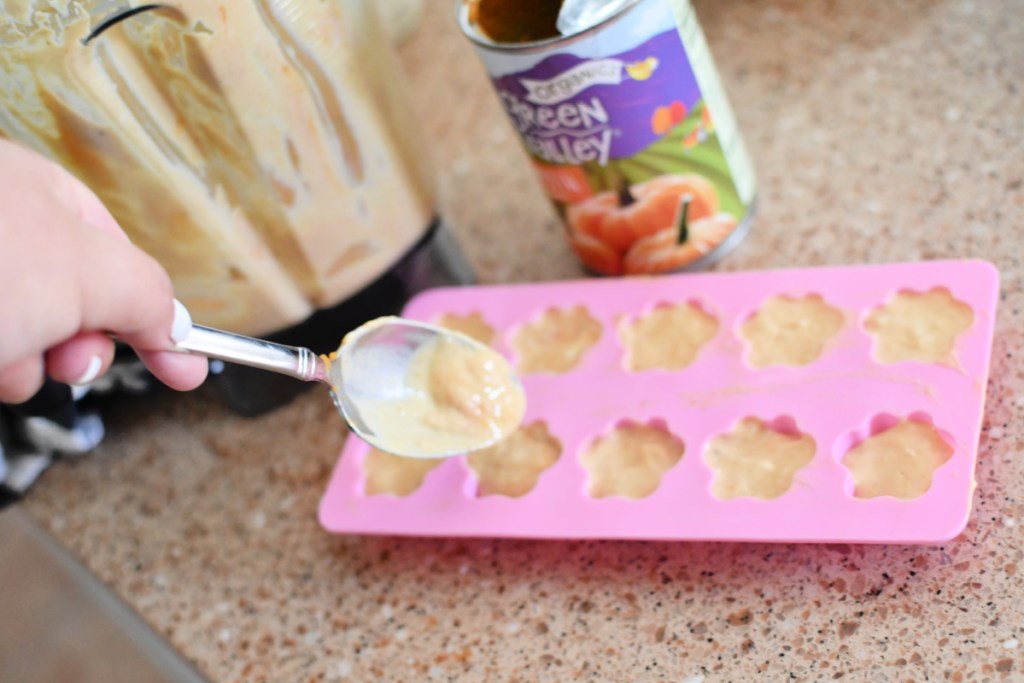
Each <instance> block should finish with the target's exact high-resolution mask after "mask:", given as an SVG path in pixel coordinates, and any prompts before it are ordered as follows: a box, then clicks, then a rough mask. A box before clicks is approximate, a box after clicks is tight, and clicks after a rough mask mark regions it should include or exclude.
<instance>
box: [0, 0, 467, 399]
mask: <svg viewBox="0 0 1024 683" xmlns="http://www.w3.org/2000/svg"><path fill="white" fill-rule="evenodd" d="M0 22H2V25H0V45H3V49H2V50H0V135H3V136H6V137H9V138H12V139H15V140H18V141H20V142H22V143H24V144H26V145H28V146H29V147H32V148H34V149H36V150H37V151H40V152H42V153H43V154H45V155H46V156H48V157H50V158H51V159H54V160H55V161H57V162H58V163H60V164H61V165H63V166H64V167H65V168H67V169H68V170H70V171H71V172H72V173H74V174H75V175H76V176H77V177H78V178H80V179H81V180H82V181H83V182H84V183H85V184H86V185H88V186H89V187H90V188H91V189H92V190H93V191H95V192H96V194H97V195H99V197H100V199H101V200H102V201H103V202H104V203H105V204H106V206H107V207H108V208H109V209H110V211H111V213H113V215H114V217H115V218H116V219H117V220H118V222H119V223H120V224H121V226H122V227H123V228H124V230H125V231H126V232H127V233H128V235H129V237H130V238H131V239H132V241H133V242H135V243H136V244H137V245H138V246H140V247H141V248H142V249H144V250H146V251H147V252H148V253H149V254H151V255H152V256H153V257H155V258H156V259H157V260H158V261H159V262H160V263H161V264H162V265H163V266H164V267H165V268H166V269H167V270H168V272H169V273H170V275H171V278H172V280H173V282H174V286H175V291H176V294H177V296H178V298H179V299H181V300H182V301H183V302H184V303H185V305H186V306H187V307H188V308H189V310H190V311H191V313H192V315H193V317H194V318H195V319H196V321H197V322H199V323H202V324H206V325H211V326H214V327H220V328H225V329H229V330H232V331H235V332H239V333H243V334H251V335H261V336H269V337H271V338H275V339H277V340H279V341H284V342H286V343H295V344H303V345H307V346H311V347H313V348H314V349H315V350H318V351H327V350H330V349H332V348H333V347H334V345H336V344H337V340H338V339H340V338H341V336H342V335H343V334H344V332H345V331H347V330H348V329H351V328H353V327H355V326H357V325H359V324H360V323H362V322H364V321H365V320H367V319H369V318H372V317H375V316H377V315H381V314H386V313H394V312H397V311H398V310H399V309H400V307H401V306H402V305H403V304H404V301H405V299H407V298H408V297H409V296H411V294H413V293H415V292H416V291H418V290H419V289H422V288H424V287H427V286H432V285H437V284H452V283H462V282H466V281H468V280H469V279H470V278H471V275H470V273H469V270H468V268H467V266H466V265H465V263H464V261H463V260H462V258H461V256H460V255H459V253H458V251H457V249H456V248H455V246H454V244H453V243H452V242H451V239H450V237H449V236H448V235H447V234H446V233H445V230H444V228H443V226H441V225H440V221H439V220H438V218H437V211H436V208H437V207H436V196H435V189H434V186H433V182H432V172H431V167H430V163H429V159H428V157H427V154H426V152H425V150H424V149H423V148H422V146H421V144H420V132H419V130H418V128H417V126H416V125H415V122H414V120H413V118H412V117H411V115H410V110H409V106H408V104H407V102H406V100H405V96H404V95H405V93H404V92H403V89H402V88H403V83H404V82H403V79H402V77H401V74H400V72H399V68H398V65H397V60H396V58H395V56H394V54H393V53H392V52H391V51H390V47H389V45H388V41H387V40H386V39H385V38H384V32H383V30H382V26H381V25H380V21H379V18H378V17H377V15H376V14H375V9H374V7H373V3H372V2H365V1H362V0H332V1H330V2H304V1H301V0H254V1H253V2H238V3H226V2H209V1H208V0H170V1H168V2H161V3H157V4H144V5H141V4H140V5H136V6H131V5H129V4H126V3H123V2H115V1H111V0H63V1H61V2H58V1H56V0H21V1H14V0H0ZM230 372H232V373H236V375H235V376H234V379H233V383H234V386H233V387H232V386H230V385H231V384H232V381H228V382H226V384H227V385H229V386H228V392H227V393H228V398H229V403H232V404H233V405H234V407H236V409H239V410H240V411H241V412H250V413H253V412H262V410H265V409H266V408H267V407H270V406H269V405H265V404H266V402H267V398H266V396H264V397H262V398H259V399H258V400H256V399H255V398H253V396H252V394H253V392H252V391H251V389H252V386H250V385H251V383H252V382H274V381H275V380H272V379H269V378H263V377H260V378H258V379H257V376H255V375H253V374H251V373H249V374H246V372H245V371H244V370H242V369H231V371H230ZM226 376H227V377H228V379H229V380H230V379H231V377H230V373H226ZM298 390H299V389H298V388H297V387H292V386H291V385H289V387H288V388H287V389H285V388H282V387H278V388H276V389H274V390H273V391H270V392H269V394H270V395H271V396H273V397H280V398H281V400H283V399H284V398H285V397H286V396H285V394H288V393H294V392H295V391H298ZM262 393H264V394H266V393H267V392H266V388H264V390H263V391H262ZM254 400H255V401H256V402H255V403H253V401H254ZM270 402H271V403H275V402H276V401H275V400H271V401H270Z"/></svg>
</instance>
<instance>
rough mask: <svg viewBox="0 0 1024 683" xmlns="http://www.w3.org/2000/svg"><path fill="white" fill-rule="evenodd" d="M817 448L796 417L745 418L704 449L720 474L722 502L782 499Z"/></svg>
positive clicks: (715, 490)
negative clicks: (795, 419) (802, 430)
mask: <svg viewBox="0 0 1024 683" xmlns="http://www.w3.org/2000/svg"><path fill="white" fill-rule="evenodd" d="M816 450H817V444H815V442H814V439H813V438H811V436H810V435H809V434H804V433H803V432H801V431H800V430H799V428H798V427H797V425H796V422H795V421H794V420H793V418H791V417H788V416H784V417H780V418H776V419H775V420H773V421H771V422H764V421H762V420H761V419H759V418H756V417H745V418H743V419H742V420H740V421H739V422H738V423H737V424H736V426H735V427H733V429H732V430H731V431H729V432H727V433H725V434H720V435H718V436H716V437H715V438H713V439H712V440H711V441H710V442H709V443H708V445H707V447H706V448H705V450H704V463H705V464H706V465H707V466H708V467H710V468H711V470H712V471H713V472H714V478H713V480H712V482H711V494H712V495H713V496H715V497H716V498H719V499H722V500H732V499H734V498H744V497H746V498H759V499H761V500H772V499H774V498H779V497H780V496H782V495H784V494H785V493H786V492H787V491H789V489H790V488H791V487H792V486H793V479H794V477H795V476H796V473H797V472H798V471H800V470H801V469H802V468H804V467H806V466H807V465H808V464H810V462H811V460H813V459H814V453H815V451H816Z"/></svg>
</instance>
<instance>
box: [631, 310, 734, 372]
mask: <svg viewBox="0 0 1024 683" xmlns="http://www.w3.org/2000/svg"><path fill="white" fill-rule="evenodd" d="M717 332H718V320H716V319H715V318H714V317H713V316H711V315H709V314H708V313H707V312H705V311H704V310H703V309H702V308H701V307H700V306H698V305H697V304H695V303H682V304H675V305H673V304H659V305H658V306H656V307H655V308H654V309H653V310H652V311H651V312H650V313H647V314H646V315H644V316H641V317H640V318H637V319H635V320H631V321H630V320H627V321H623V323H622V325H621V327H620V330H619V334H620V336H621V338H622V343H623V344H624V345H625V347H626V369H627V370H631V371H633V372H640V371H643V370H682V369H683V368H685V367H687V366H689V365H690V364H691V363H693V361H695V360H696V359H697V355H698V354H699V353H700V350H701V349H702V348H704V346H705V345H706V344H707V343H708V342H709V341H711V339H712V338H713V337H714V336H715V334H716V333H717Z"/></svg>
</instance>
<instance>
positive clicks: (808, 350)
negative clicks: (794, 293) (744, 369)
mask: <svg viewBox="0 0 1024 683" xmlns="http://www.w3.org/2000/svg"><path fill="white" fill-rule="evenodd" d="M845 321H846V316H844V315H843V312H842V311H840V310H839V309H837V308H834V307H832V306H830V305H829V304H828V303H826V302H825V300H824V299H822V298H821V296H820V295H818V294H809V295H807V296H804V297H788V296H773V297H771V298H770V299H768V300H767V301H765V302H764V303H763V304H762V305H761V308H759V309H758V311H757V312H756V313H754V315H752V316H751V317H750V318H749V319H748V320H747V321H746V322H744V323H743V325H742V327H740V338H741V339H742V340H743V342H744V344H746V347H747V355H746V358H747V363H748V364H749V365H750V366H751V367H754V368H766V367H769V366H773V365H790V366H798V367H799V366H802V365H810V364H811V363H813V362H814V361H816V360H818V358H820V357H821V355H822V354H823V353H824V352H825V348H826V347H827V346H828V344H829V342H831V341H832V340H833V339H834V338H835V337H836V335H837V334H839V331H840V330H841V329H842V328H843V324H844V323H845Z"/></svg>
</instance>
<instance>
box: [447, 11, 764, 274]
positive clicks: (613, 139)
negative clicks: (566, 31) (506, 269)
mask: <svg viewBox="0 0 1024 683" xmlns="http://www.w3.org/2000/svg"><path fill="white" fill-rule="evenodd" d="M485 1H486V0H485ZM472 9H473V8H472V7H471V6H470V4H469V3H466V2H461V1H460V3H459V13H458V16H459V23H460V26H461V27H462V30H463V32H464V33H465V34H466V35H467V36H468V37H469V38H470V40H472V41H473V43H474V44H475V46H476V49H477V53H478V54H479V56H480V58H481V60H482V61H483V63H484V66H485V68H486V70H487V72H488V74H489V75H490V77H491V80H492V81H493V84H494V87H495V89H496V90H497V93H498V96H499V98H500V99H501V102H502V104H503V106H504V108H505V111H506V112H507V113H508V115H509V118H510V119H511V120H512V123H513V125H514V126H515V128H516V129H517V130H518V132H519V134H520V136H521V137H522V141H523V143H524V145H525V147H526V150H527V152H528V153H529V155H530V157H531V160H532V163H533V165H534V167H535V168H536V170H537V173H538V174H539V177H540V180H541V183H542V185H543V187H544V189H545V191H546V192H547V194H548V196H549V197H550V198H551V200H552V201H553V202H554V204H555V206H556V208H557V210H558V212H559V214H560V215H561V217H562V219H563V221H564V224H565V227H566V232H567V236H568V238H569V241H570V244H571V245H572V247H573V250H574V251H575V252H576V254H577V255H578V256H579V258H580V260H581V261H582V263H583V265H584V266H585V267H586V268H587V269H588V270H590V271H592V272H594V273H598V274H604V275H640V274H650V273H658V272H665V271H673V270H683V269H690V268H698V267H702V266H706V265H708V264H710V263H711V262H713V261H715V260H717V259H718V258H719V257H720V256H722V255H723V254H724V253H725V252H726V251H728V250H729V249H730V248H732V247H733V246H734V245H735V244H737V243H738V242H739V241H740V240H742V238H743V237H744V236H745V235H746V233H747V232H748V231H749V228H750V223H751V218H752V214H753V207H754V203H755V198H756V181H755V177H754V172H753V168H752V165H751V163H750V159H749V157H748V155H747V151H746V148H745V146H744V144H743V139H742V137H741V136H740V132H739V129H738V126H737V125H736V120H735V117H734V115H733V112H732V109H731V107H730V105H729V102H728V99H727V98H726V95H725V91H724V90H723V88H722V85H721V83H720V81H719V78H718V73H717V71H716V69H715V65H714V61H713V59H712V57H711V53H710V51H709V49H708V46H707V42H706V41H705V39H704V34H703V31H702V30H701V28H700V25H699V24H698V22H697V17H696V14H695V13H694V11H693V7H692V6H691V4H690V2H689V0H634V1H633V2H629V3H627V4H626V5H625V6H624V7H623V9H622V10H621V11H619V12H618V13H616V14H614V15H613V16H611V17H609V18H608V19H606V20H604V21H602V22H600V23H598V24H596V25H594V26H592V27H590V28H588V29H586V30H584V31H582V32H579V33H576V34H573V35H569V36H561V37H555V38H550V39H546V40H539V41H535V42H527V43H500V42H495V41H493V40H491V39H490V38H489V37H488V36H487V35H486V34H484V32H483V31H482V30H480V29H479V28H478V27H477V26H476V25H475V23H474V22H473V21H472V20H471V14H472V12H471V10H472Z"/></svg>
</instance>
